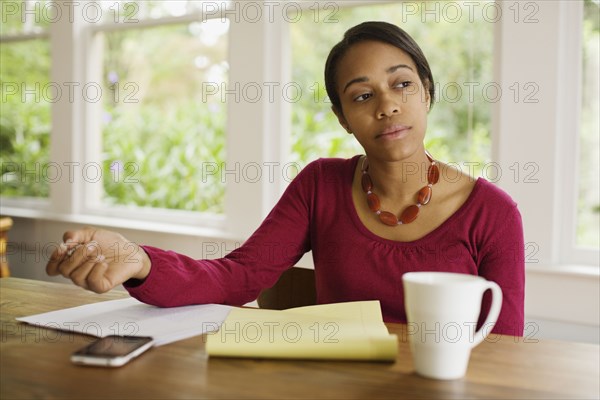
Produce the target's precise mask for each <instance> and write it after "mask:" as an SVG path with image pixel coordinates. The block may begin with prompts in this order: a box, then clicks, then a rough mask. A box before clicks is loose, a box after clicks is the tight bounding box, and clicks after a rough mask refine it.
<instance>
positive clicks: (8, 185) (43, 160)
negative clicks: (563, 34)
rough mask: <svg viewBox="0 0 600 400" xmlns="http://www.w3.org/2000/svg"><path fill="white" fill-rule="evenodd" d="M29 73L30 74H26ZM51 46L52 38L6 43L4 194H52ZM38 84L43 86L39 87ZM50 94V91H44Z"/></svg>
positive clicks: (0, 149) (0, 130)
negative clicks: (47, 172) (48, 175)
mask: <svg viewBox="0 0 600 400" xmlns="http://www.w3.org/2000/svg"><path fill="white" fill-rule="evenodd" d="M24 72H26V73H27V75H24ZM49 76H50V49H49V44H48V41H47V40H28V41H26V42H15V43H6V44H2V45H1V46H0V87H2V92H1V96H2V98H1V99H0V100H1V101H0V165H1V166H2V167H1V177H2V185H0V194H1V195H3V196H13V197H25V196H29V197H48V195H49V184H48V180H47V179H44V177H43V176H42V175H41V172H42V171H43V168H44V166H45V165H47V163H48V162H49V146H50V128H51V126H50V106H51V104H50V102H49V101H48V100H49V99H52V97H49V96H50V95H49V93H50V92H47V91H46V90H45V89H46V88H49V86H48V83H49V80H50V79H49ZM36 86H37V88H38V89H37V90H36ZM45 92H47V93H48V95H46V94H44V93H45Z"/></svg>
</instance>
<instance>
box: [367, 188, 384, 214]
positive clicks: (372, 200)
mask: <svg viewBox="0 0 600 400" xmlns="http://www.w3.org/2000/svg"><path fill="white" fill-rule="evenodd" d="M367 204H368V205H369V208H370V209H371V211H373V212H376V211H379V208H380V207H381V202H380V201H379V197H377V195H376V194H375V193H369V194H368V195H367Z"/></svg>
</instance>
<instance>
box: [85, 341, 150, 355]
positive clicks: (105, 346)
mask: <svg viewBox="0 0 600 400" xmlns="http://www.w3.org/2000/svg"><path fill="white" fill-rule="evenodd" d="M151 341H152V338H151V337H143V336H140V337H138V336H106V337H103V338H101V339H98V340H97V341H95V342H94V343H91V344H90V345H88V346H86V347H84V348H83V349H80V350H78V351H77V352H76V353H75V354H76V355H82V356H92V357H94V356H96V357H120V356H126V355H127V354H129V353H131V352H132V351H135V350H136V349H138V348H140V347H142V346H144V345H145V344H147V343H148V342H151Z"/></svg>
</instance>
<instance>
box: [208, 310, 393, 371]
mask: <svg viewBox="0 0 600 400" xmlns="http://www.w3.org/2000/svg"><path fill="white" fill-rule="evenodd" d="M206 351H207V352H208V354H209V355H210V356H221V357H253V358H293V359H338V360H374V361H394V360H396V354H397V352H398V339H397V337H396V335H390V334H389V333H388V330H387V327H386V326H385V324H384V323H383V318H382V316H381V308H380V306H379V301H358V302H349V303H336V304H323V305H317V306H308V307H298V308H290V309H288V310H282V311H278V310H263V309H250V308H234V309H232V310H231V312H230V313H229V316H228V317H227V319H226V320H225V322H224V323H223V324H222V325H221V328H220V329H219V331H218V332H214V333H212V334H210V335H209V336H208V338H207V343H206Z"/></svg>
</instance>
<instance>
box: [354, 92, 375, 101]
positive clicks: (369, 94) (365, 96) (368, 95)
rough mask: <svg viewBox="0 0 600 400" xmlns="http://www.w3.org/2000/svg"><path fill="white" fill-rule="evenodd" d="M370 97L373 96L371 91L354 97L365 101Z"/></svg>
mask: <svg viewBox="0 0 600 400" xmlns="http://www.w3.org/2000/svg"><path fill="white" fill-rule="evenodd" d="M369 97H371V93H363V94H361V95H360V96H357V97H355V98H354V101H358V102H360V101H365V100H367V99H368V98H369Z"/></svg>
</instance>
